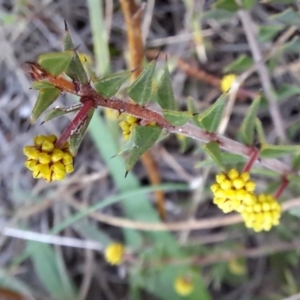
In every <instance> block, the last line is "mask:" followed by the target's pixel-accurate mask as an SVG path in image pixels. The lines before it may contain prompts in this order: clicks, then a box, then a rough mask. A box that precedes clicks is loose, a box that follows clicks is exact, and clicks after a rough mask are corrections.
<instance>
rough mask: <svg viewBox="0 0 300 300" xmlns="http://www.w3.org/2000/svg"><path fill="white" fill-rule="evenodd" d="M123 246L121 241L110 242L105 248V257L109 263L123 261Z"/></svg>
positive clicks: (118, 263)
mask: <svg viewBox="0 0 300 300" xmlns="http://www.w3.org/2000/svg"><path fill="white" fill-rule="evenodd" d="M124 252H125V248H124V246H123V245H122V244H121V243H112V244H110V245H108V246H107V247H106V249H105V253H104V255H105V259H106V261H107V262H108V263H110V264H111V265H120V264H121V263H122V262H123V256H124Z"/></svg>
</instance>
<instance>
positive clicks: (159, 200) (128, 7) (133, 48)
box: [120, 0, 166, 220]
mask: <svg viewBox="0 0 300 300" xmlns="http://www.w3.org/2000/svg"><path fill="white" fill-rule="evenodd" d="M120 3H121V8H122V12H123V15H124V18H125V23H126V28H127V41H128V49H129V54H130V57H129V67H130V69H132V70H133V69H136V68H138V69H137V71H136V72H133V73H132V75H131V81H134V80H135V79H136V78H137V77H138V75H139V74H140V72H141V71H142V62H143V57H144V48H143V38H142V27H141V10H140V8H139V7H138V6H137V5H136V3H135V1H134V0H120ZM141 161H142V163H143V165H144V167H145V168H146V170H147V173H148V175H149V179H150V182H151V184H153V185H157V184H160V183H161V177H160V174H159V171H158V168H157V165H156V162H155V161H154V159H153V157H152V155H151V153H150V152H149V151H148V152H146V153H144V154H143V155H142V156H141ZM154 194H155V198H156V204H157V208H158V211H159V215H160V217H161V219H163V220H164V219H165V217H166V211H165V204H164V203H165V197H164V193H163V192H162V191H156V192H155V193H154Z"/></svg>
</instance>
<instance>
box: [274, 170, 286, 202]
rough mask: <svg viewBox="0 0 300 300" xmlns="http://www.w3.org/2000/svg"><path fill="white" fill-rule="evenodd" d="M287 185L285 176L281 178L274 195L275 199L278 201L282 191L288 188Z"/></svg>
mask: <svg viewBox="0 0 300 300" xmlns="http://www.w3.org/2000/svg"><path fill="white" fill-rule="evenodd" d="M288 184H289V181H288V179H287V178H286V176H283V177H282V180H281V184H280V186H279V188H278V190H277V192H276V193H275V195H274V198H275V199H278V198H279V197H280V196H281V194H282V193H283V191H284V190H285V188H286V187H287V186H288Z"/></svg>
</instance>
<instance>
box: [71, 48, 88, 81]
mask: <svg viewBox="0 0 300 300" xmlns="http://www.w3.org/2000/svg"><path fill="white" fill-rule="evenodd" d="M66 74H67V75H68V76H69V77H70V78H71V79H73V80H75V81H78V82H81V83H83V84H86V83H88V82H89V80H88V77H87V75H86V72H85V70H84V67H83V65H82V63H81V61H80V58H79V56H78V53H77V52H76V51H75V50H73V58H72V60H71V62H70V64H69V67H68V69H67V70H66Z"/></svg>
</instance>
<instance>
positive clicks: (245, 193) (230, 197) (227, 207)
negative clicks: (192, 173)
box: [211, 169, 255, 213]
mask: <svg viewBox="0 0 300 300" xmlns="http://www.w3.org/2000/svg"><path fill="white" fill-rule="evenodd" d="M211 190H212V192H213V194H214V200H213V202H214V203H215V204H216V205H217V206H218V207H219V208H220V209H222V210H223V212H224V213H229V212H231V211H238V212H241V211H242V210H243V208H244V206H245V205H246V204H248V205H251V204H252V203H254V202H255V195H254V194H253V192H254V190H255V183H254V182H253V181H252V180H250V174H249V173H248V172H244V173H241V174H239V172H238V171H237V170H236V169H231V170H230V171H229V172H228V173H227V174H224V173H221V174H218V175H217V176H216V183H215V184H213V185H212V186H211Z"/></svg>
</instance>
